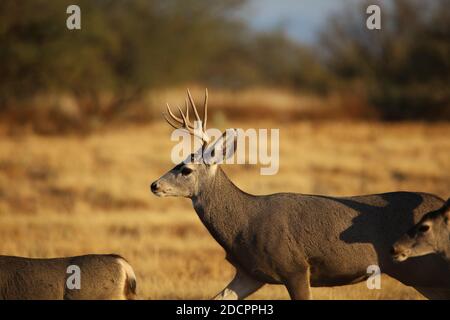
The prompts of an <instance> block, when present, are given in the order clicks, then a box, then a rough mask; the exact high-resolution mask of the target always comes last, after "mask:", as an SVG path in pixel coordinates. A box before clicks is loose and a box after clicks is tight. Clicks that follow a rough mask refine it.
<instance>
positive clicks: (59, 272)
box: [0, 254, 136, 300]
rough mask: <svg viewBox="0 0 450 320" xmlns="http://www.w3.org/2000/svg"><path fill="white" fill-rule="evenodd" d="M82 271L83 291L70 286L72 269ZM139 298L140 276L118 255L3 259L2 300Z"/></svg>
mask: <svg viewBox="0 0 450 320" xmlns="http://www.w3.org/2000/svg"><path fill="white" fill-rule="evenodd" d="M72 265H75V266H77V267H79V268H80V269H79V270H80V288H78V289H77V288H75V289H70V288H68V286H67V283H66V282H67V278H68V277H69V276H70V273H69V274H68V273H67V271H68V267H69V266H72ZM135 296H136V277H135V275H134V272H133V269H132V267H131V266H130V265H129V264H128V262H127V261H126V260H125V259H124V258H122V257H121V256H118V255H113V254H111V255H94V254H91V255H84V256H76V257H65V258H54V259H31V258H23V257H12V256H0V299H2V300H3V299H4V300H60V299H81V300H105V299H113V300H122V299H134V298H135Z"/></svg>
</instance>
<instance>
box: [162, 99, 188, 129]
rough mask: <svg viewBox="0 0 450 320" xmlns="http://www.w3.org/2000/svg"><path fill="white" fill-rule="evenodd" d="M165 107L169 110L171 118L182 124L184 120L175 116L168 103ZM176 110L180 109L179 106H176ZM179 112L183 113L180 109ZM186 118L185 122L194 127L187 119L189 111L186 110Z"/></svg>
mask: <svg viewBox="0 0 450 320" xmlns="http://www.w3.org/2000/svg"><path fill="white" fill-rule="evenodd" d="M166 107H167V111H168V112H169V115H170V116H171V117H172V119H173V120H175V121H176V122H178V123H179V124H181V125H184V120H183V119H182V118H179V117H177V116H176V115H175V114H174V113H173V112H172V110H171V109H170V106H169V104H168V103H167V104H166ZM178 110H180V108H179V107H178ZM180 113H181V114H183V112H182V111H181V110H180ZM186 118H187V122H186V124H187V125H188V126H189V127H190V128H192V129H193V128H194V126H193V125H192V124H191V122H190V121H189V111H186Z"/></svg>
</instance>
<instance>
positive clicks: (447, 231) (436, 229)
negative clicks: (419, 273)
mask: <svg viewBox="0 0 450 320" xmlns="http://www.w3.org/2000/svg"><path fill="white" fill-rule="evenodd" d="M449 236H450V199H448V200H447V202H446V203H445V204H444V206H443V207H442V208H440V209H438V210H436V211H432V212H428V213H427V214H425V215H424V216H423V217H422V219H421V220H420V221H419V222H418V223H417V224H416V225H415V226H414V227H412V228H411V229H410V230H409V231H408V232H407V233H406V234H405V235H403V237H401V238H400V239H399V240H398V241H397V242H396V243H395V244H394V245H393V247H392V250H391V255H392V257H393V259H394V260H395V261H404V260H406V259H408V258H410V257H417V256H423V255H426V254H429V253H444V254H446V255H447V254H448V255H449V257H450V238H449Z"/></svg>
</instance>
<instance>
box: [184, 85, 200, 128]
mask: <svg viewBox="0 0 450 320" xmlns="http://www.w3.org/2000/svg"><path fill="white" fill-rule="evenodd" d="M187 94H188V97H189V101H190V102H191V106H192V109H193V110H194V113H195V118H196V120H197V121H200V122H202V119H200V116H199V115H198V112H197V108H196V107H195V103H194V99H192V95H191V92H190V91H189V89H187Z"/></svg>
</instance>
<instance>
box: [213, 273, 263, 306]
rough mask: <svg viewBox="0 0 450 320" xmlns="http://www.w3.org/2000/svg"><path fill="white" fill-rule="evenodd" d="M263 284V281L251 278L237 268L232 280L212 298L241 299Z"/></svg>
mask: <svg viewBox="0 0 450 320" xmlns="http://www.w3.org/2000/svg"><path fill="white" fill-rule="evenodd" d="M263 285H264V283H263V282H260V281H258V280H255V279H253V278H252V277H250V276H249V275H248V274H246V273H245V272H244V271H242V270H237V271H236V275H235V276H234V278H233V280H231V282H230V283H229V284H228V285H227V286H226V287H225V289H223V290H222V291H220V292H219V293H218V294H217V295H216V296H215V297H214V298H213V299H214V300H241V299H245V298H246V297H248V296H249V295H251V294H252V293H253V292H255V291H257V290H258V289H259V288H261V287H262V286H263Z"/></svg>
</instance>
